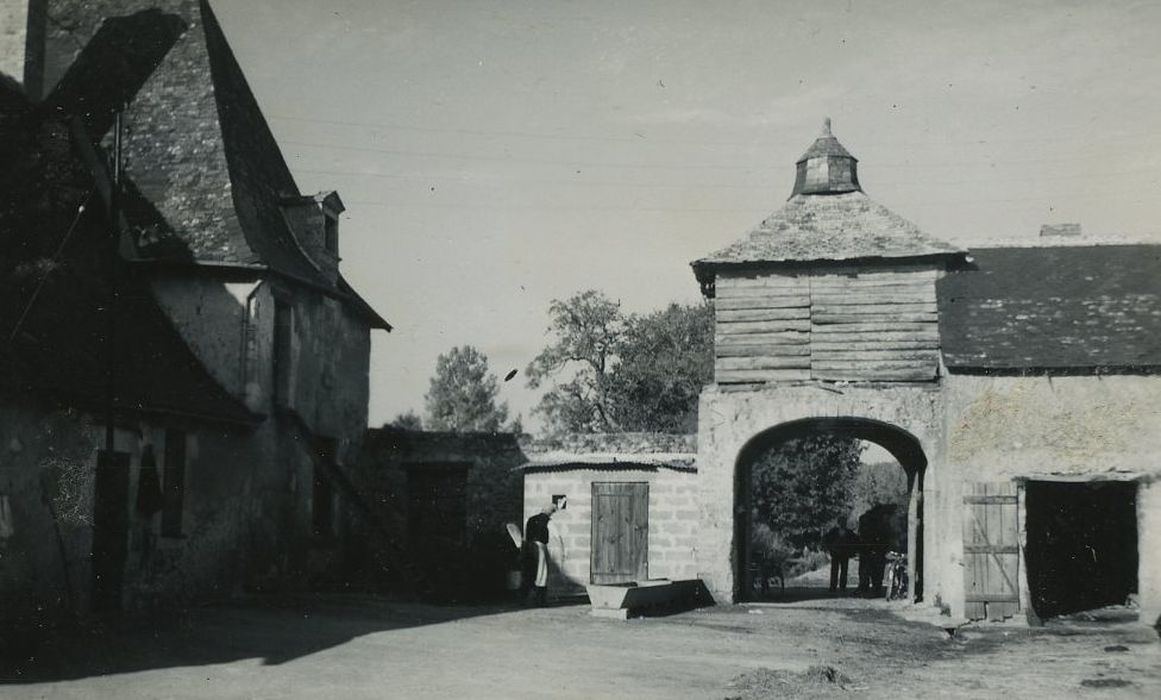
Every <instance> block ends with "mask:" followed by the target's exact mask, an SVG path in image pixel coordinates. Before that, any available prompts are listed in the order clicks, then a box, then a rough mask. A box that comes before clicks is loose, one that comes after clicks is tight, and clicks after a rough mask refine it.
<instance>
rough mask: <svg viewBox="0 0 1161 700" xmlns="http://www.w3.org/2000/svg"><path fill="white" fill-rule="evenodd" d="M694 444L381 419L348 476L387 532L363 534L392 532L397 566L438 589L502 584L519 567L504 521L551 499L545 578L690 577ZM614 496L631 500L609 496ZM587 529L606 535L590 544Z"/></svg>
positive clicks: (479, 593)
mask: <svg viewBox="0 0 1161 700" xmlns="http://www.w3.org/2000/svg"><path fill="white" fill-rule="evenodd" d="M693 443H694V439H693V436H690V435H660V434H647V433H625V434H610V435H566V436H561V437H556V438H542V439H534V438H532V437H530V436H528V435H514V434H511V433H447V432H434V431H427V432H424V431H410V430H400V429H396V428H380V429H376V430H371V431H369V432H368V437H367V440H366V442H365V443H364V448H363V454H362V456H361V457H360V460H359V463H358V468H357V470H356V472H355V474H354V480H355V482H356V484H357V486H358V488H359V490H360V491H361V492H362V493H365V494H366V495H367V499H368V501H369V502H370V503H372V504H373V507H374V508H375V509H376V511H377V512H378V513H379V514H380V516H381V520H382V521H384V522H385V523H386V524H387V527H386V528H385V530H386V532H387V533H390V535H387V534H385V533H384V532H382V531H380V532H371V531H367V532H366V533H365V535H366V537H367V538H368V539H369V540H376V541H381V540H382V539H383V538H384V537H387V536H390V537H391V538H392V539H391V542H389V543H388V548H390V549H391V550H393V551H395V552H397V553H398V558H397V562H405V565H404V567H403V571H402V573H403V574H404V575H406V576H412V577H414V579H415V581H416V582H418V584H419V589H420V592H421V593H426V594H428V595H430V596H432V597H435V598H441V599H445V600H447V599H456V600H470V599H473V598H475V599H478V598H487V597H494V596H496V595H498V594H502V593H503V590H504V588H505V586H506V585H507V580H506V579H507V575H508V573H509V572H510V571H511V570H513V569H517V568H518V567H519V560H518V559H517V558H516V549H515V547H514V546H513V544H512V541H511V539H510V537H509V535H508V532H507V526H508V525H509V524H513V525H516V526H517V527H519V528H523V526H524V523H526V522H527V520H528V518H529V517H531V516H533V515H535V514H536V513H539V512H540V510H541V508H543V507H544V506H546V505H548V504H549V503H553V502H554V501H559V502H562V503H564V504H566V505H565V507H564V508H563V509H561V510H559V511H558V512H557V513H556V514H555V515H554V516H553V518H552V521H551V522H550V525H549V531H550V539H551V541H550V543H549V553H550V582H549V589H550V591H551V592H552V595H553V596H569V595H574V594H583V593H584V586H585V584H587V583H590V582H591V581H594V580H595V581H598V582H611V581H612V579H616V580H617V581H618V582H620V581H632V580H638V579H643V578H671V579H692V578H695V568H696V567H695V560H694V545H695V541H696V536H695V530H696V527H697V494H696V493H695V489H696V474H697V471H696V468H695V467H694V466H693V461H694V457H695V453H694V444H693ZM618 489H620V490H622V491H624V492H623V493H622V492H621V491H618ZM622 497H623V498H622ZM594 499H595V500H594ZM621 500H624V501H626V504H627V508H625V509H620V508H617V507H615V506H619V505H621V504H620V501H621ZM594 502H595V503H596V504H597V507H596V509H595V510H594V508H593V504H594ZM606 506H608V507H606ZM614 511H615V512H614ZM594 512H595V513H596V517H594V515H593V514H594ZM594 537H595V538H596V540H595V541H598V542H601V541H605V542H609V543H612V546H611V547H602V546H598V547H595V548H594V547H593V546H592V542H593V541H594ZM396 566H398V563H397V564H396ZM385 583H387V584H388V585H390V586H392V587H395V588H400V587H405V584H406V583H407V582H406V581H400V580H398V578H395V579H392V578H391V577H388V579H387V580H386V581H385Z"/></svg>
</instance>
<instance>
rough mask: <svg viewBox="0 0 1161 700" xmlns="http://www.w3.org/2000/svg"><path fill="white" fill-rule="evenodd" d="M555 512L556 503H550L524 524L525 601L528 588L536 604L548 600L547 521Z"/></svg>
mask: <svg viewBox="0 0 1161 700" xmlns="http://www.w3.org/2000/svg"><path fill="white" fill-rule="evenodd" d="M555 512H556V504H555V503H550V504H548V505H546V506H544V508H542V509H541V511H540V512H539V513H537V514H536V515H534V516H532V517H531V518H529V519H528V523H527V524H526V525H525V526H524V580H525V581H526V582H527V584H526V589H525V596H524V600H525V602H527V596H528V593H527V592H528V590H529V589H530V590H531V591H532V592H533V593H534V594H535V601H536V604H537V605H544V604H545V603H547V602H548V521H549V520H551V519H552V515H553V513H555Z"/></svg>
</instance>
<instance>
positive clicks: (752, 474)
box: [734, 418, 926, 601]
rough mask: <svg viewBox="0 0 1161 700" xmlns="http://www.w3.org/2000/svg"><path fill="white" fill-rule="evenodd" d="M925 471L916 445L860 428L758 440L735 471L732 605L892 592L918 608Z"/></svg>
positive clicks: (770, 433)
mask: <svg viewBox="0 0 1161 700" xmlns="http://www.w3.org/2000/svg"><path fill="white" fill-rule="evenodd" d="M925 467H926V459H925V458H924V456H923V452H922V450H921V449H920V448H919V444H918V441H917V440H915V438H914V437H912V436H911V435H910V434H908V433H906V432H904V431H902V430H900V429H898V428H896V427H894V426H890V425H888V424H884V423H879V422H876V421H871V420H866V419H857V418H825V419H810V420H804V421H795V422H793V423H787V424H783V425H780V426H776V427H775V428H772V429H770V430H767V431H764V432H763V433H761V434H760V435H758V436H756V437H755V438H754V439H752V440H751V441H750V443H748V444H747V446H746V448H745V449H743V451H742V453H741V454H740V455H739V458H738V462H737V466H736V471H735V475H736V479H737V483H736V490H735V493H736V498H737V501H736V504H735V506H736V507H735V521H734V522H735V559H734V562H735V567H736V569H735V571H736V578H735V581H736V586H737V589H736V596H735V598H736V599H737V600H785V601H788V600H795V599H802V598H814V597H829V596H832V595H834V596H863V597H883V596H885V595H886V594H887V590H888V589H889V588H891V587H892V584H893V583H895V584H896V585H895V586H894V587H893V589H894V592H895V596H896V597H898V598H902V599H916V598H917V597H918V595H919V591H921V590H922V588H921V586H922V583H921V575H922V566H921V561H922V551H921V542H922V498H921V494H922V475H923V470H924V468H925ZM832 562H833V564H834V565H833V566H832ZM844 562H845V565H844ZM917 564H918V565H917Z"/></svg>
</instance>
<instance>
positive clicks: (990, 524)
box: [963, 481, 1020, 620]
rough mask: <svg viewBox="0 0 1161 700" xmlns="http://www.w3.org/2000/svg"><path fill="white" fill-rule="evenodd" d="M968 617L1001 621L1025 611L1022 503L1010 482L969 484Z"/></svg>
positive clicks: (966, 519)
mask: <svg viewBox="0 0 1161 700" xmlns="http://www.w3.org/2000/svg"><path fill="white" fill-rule="evenodd" d="M963 503H964V511H965V513H964V532H963V537H964V539H963V556H964V592H965V598H964V600H965V602H966V606H965V611H966V612H965V616H966V617H967V618H968V619H969V620H980V619H984V618H987V619H990V620H1002V619H1004V618H1007V617H1011V616H1013V615H1015V614H1016V612H1017V611H1019V609H1020V589H1019V579H1020V545H1019V525H1018V520H1017V515H1018V508H1019V499H1018V494H1017V491H1016V484H1015V483H1013V482H1010V481H1005V482H994V483H986V482H981V483H972V484H966V486H965V493H964V497H963Z"/></svg>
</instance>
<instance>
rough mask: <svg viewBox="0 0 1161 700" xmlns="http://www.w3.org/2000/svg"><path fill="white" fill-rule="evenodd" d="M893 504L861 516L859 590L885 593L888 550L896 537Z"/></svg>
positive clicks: (876, 593) (879, 507) (881, 506)
mask: <svg viewBox="0 0 1161 700" xmlns="http://www.w3.org/2000/svg"><path fill="white" fill-rule="evenodd" d="M893 510H894V508H893V507H892V506H883V505H878V506H875V507H874V508H872V509H870V510H868V511H867V512H866V513H863V514H862V515H861V516H859V542H860V549H859V591H861V592H864V593H867V592H872V591H873V592H874V594H875V595H881V594H882V593H883V573H884V570H885V569H886V567H887V550H888V549H890V547H891V542H892V540H893V539H894V536H893V535H894V533H893V532H892V528H891V523H890V522H889V518H890V517H891V513H892V511H893Z"/></svg>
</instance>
